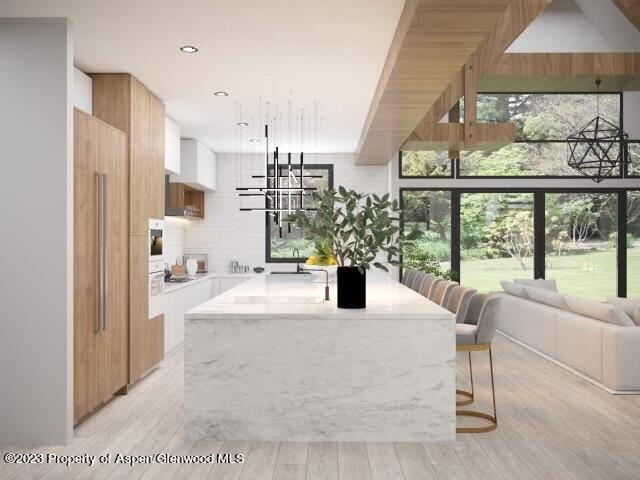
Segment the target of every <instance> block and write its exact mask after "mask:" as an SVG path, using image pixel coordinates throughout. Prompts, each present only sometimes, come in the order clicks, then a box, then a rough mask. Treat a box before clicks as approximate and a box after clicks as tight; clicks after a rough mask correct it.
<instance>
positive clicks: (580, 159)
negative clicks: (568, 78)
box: [567, 79, 629, 183]
mask: <svg viewBox="0 0 640 480" xmlns="http://www.w3.org/2000/svg"><path fill="white" fill-rule="evenodd" d="M596 87H597V90H598V91H597V107H596V108H597V112H596V117H595V118H594V119H593V120H591V121H590V122H589V123H587V124H586V125H585V126H583V127H582V128H580V129H579V130H576V131H575V132H572V133H571V134H569V136H568V137H567V144H568V148H567V150H568V161H567V163H568V164H569V166H570V167H572V168H573V169H575V170H577V171H578V172H580V173H581V174H582V175H584V176H586V177H589V178H591V179H592V180H593V181H594V182H596V183H600V182H601V181H602V180H604V179H605V178H607V177H611V176H615V175H616V173H617V172H619V171H620V169H621V167H622V165H623V164H624V160H625V159H626V158H627V156H626V152H627V143H628V140H629V135H627V134H626V133H625V132H624V131H623V130H622V129H621V128H620V127H619V126H617V125H614V124H613V123H611V122H609V121H608V120H605V119H604V118H602V117H601V116H600V101H599V99H600V95H599V94H600V79H598V80H596Z"/></svg>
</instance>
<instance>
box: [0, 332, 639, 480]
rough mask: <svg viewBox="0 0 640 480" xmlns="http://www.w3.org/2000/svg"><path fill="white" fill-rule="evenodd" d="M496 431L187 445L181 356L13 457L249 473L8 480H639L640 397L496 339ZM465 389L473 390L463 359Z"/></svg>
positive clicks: (10, 469)
mask: <svg viewBox="0 0 640 480" xmlns="http://www.w3.org/2000/svg"><path fill="white" fill-rule="evenodd" d="M487 360H488V359H487V356H486V353H484V352H481V353H478V354H475V357H474V367H475V368H474V376H475V379H476V386H477V393H478V395H479V397H480V399H479V400H478V402H477V403H478V405H477V406H478V407H481V408H485V409H488V408H489V402H488V401H487V400H488V398H489V395H490V390H489V389H488V369H487V364H488V362H487ZM494 360H495V374H496V395H497V400H498V417H499V424H498V429H497V430H496V431H494V432H491V433H485V434H476V435H472V434H465V435H458V439H457V440H456V441H455V442H450V443H428V442H425V443H366V444H364V443H334V442H322V443H308V444H307V443H292V442H282V443H273V442H251V443H250V442H224V443H223V442H217V441H203V442H197V443H193V442H191V443H190V442H185V441H184V438H183V426H182V397H183V377H182V369H183V353H182V351H178V352H176V353H174V354H172V355H171V356H170V357H168V358H167V359H165V360H164V361H163V362H162V364H161V366H160V368H159V369H158V371H156V372H155V373H153V374H152V375H151V376H150V377H149V378H147V379H146V380H144V381H143V382H142V383H141V384H140V385H139V386H137V387H136V388H134V389H132V391H131V392H130V393H129V395H127V396H123V397H119V398H117V399H115V400H114V401H112V402H110V403H109V404H107V405H106V406H105V407H104V408H103V409H102V410H101V411H100V412H99V413H97V414H96V415H94V416H93V417H91V418H90V419H89V420H87V421H85V422H84V423H83V424H81V425H80V426H79V427H78V428H77V429H76V435H75V439H74V441H73V443H72V444H71V445H70V446H68V447H52V448H37V449H30V450H29V449H24V448H16V447H6V448H2V449H0V450H1V451H0V453H1V454H4V453H5V452H7V451H20V452H50V453H58V454H73V455H79V454H84V453H89V454H101V453H112V454H115V453H122V454H132V453H135V454H138V455H139V454H150V453H155V452H165V453H171V454H188V453H191V454H208V453H212V452H214V453H215V452H229V453H243V454H245V455H247V457H246V462H245V463H244V464H216V465H213V466H211V465H188V466H187V465H176V464H173V465H166V464H163V465H160V464H154V465H137V466H136V467H134V468H129V467H127V466H123V465H114V464H108V465H101V466H94V467H87V466H83V465H80V466H71V467H65V466H60V465H31V466H19V467H18V466H14V465H7V464H5V463H4V462H2V461H0V479H3V480H4V479H23V478H26V479H31V478H34V479H35V478H38V479H64V480H71V479H91V480H94V479H109V480H113V479H145V480H156V479H189V480H192V479H209V480H212V479H220V480H221V479H225V480H262V479H269V480H303V479H305V480H321V479H322V480H336V479H344V480H402V479H406V480H418V479H420V480H422V479H438V480H445V479H504V480H511V479H529V480H533V479H536V480H537V479H558V480H560V479H562V480H567V479H573V480H590V479H600V480H618V479H620V480H622V479H634V478H636V479H640V396H614V395H610V394H608V393H606V392H604V391H603V390H601V389H599V388H597V387H595V386H593V385H591V384H590V383H588V382H586V381H584V380H581V379H580V378H578V377H576V376H575V375H573V374H571V373H569V372H567V371H565V370H563V369H562V368H560V367H558V366H556V365H554V364H552V363H550V362H548V361H546V360H544V359H542V358H540V357H538V356H537V355H535V354H533V353H531V352H529V351H527V350H526V349H524V348H522V347H521V346H519V345H516V344H515V343H513V342H511V341H509V340H507V339H505V338H504V337H501V336H498V337H497V338H496V341H495V345H494ZM458 370H459V382H460V383H463V382H466V380H467V364H466V357H465V356H463V355H460V356H459V358H458Z"/></svg>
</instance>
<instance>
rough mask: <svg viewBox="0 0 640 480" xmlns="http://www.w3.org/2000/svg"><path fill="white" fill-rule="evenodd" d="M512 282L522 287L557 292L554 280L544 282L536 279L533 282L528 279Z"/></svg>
mask: <svg viewBox="0 0 640 480" xmlns="http://www.w3.org/2000/svg"><path fill="white" fill-rule="evenodd" d="M514 282H515V283H517V284H518V285H524V286H525V287H534V288H540V289H543V290H549V291H552V292H557V291H558V287H557V285H556V281H555V280H545V279H544V278H536V279H535V280H531V279H529V278H516V279H515V280H514Z"/></svg>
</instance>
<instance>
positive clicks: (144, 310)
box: [129, 235, 164, 383]
mask: <svg viewBox="0 0 640 480" xmlns="http://www.w3.org/2000/svg"><path fill="white" fill-rule="evenodd" d="M129 252H130V277H129V278H130V282H131V286H130V300H129V335H130V338H129V343H130V352H129V377H130V378H129V383H134V382H135V381H136V380H138V379H139V378H140V377H142V376H144V375H145V374H146V373H147V372H148V371H149V370H151V369H152V368H153V367H154V366H156V365H157V364H158V362H160V360H162V359H163V358H164V316H163V315H160V316H158V317H154V318H152V319H149V271H148V270H149V238H148V236H147V235H132V236H131V237H130V243H129Z"/></svg>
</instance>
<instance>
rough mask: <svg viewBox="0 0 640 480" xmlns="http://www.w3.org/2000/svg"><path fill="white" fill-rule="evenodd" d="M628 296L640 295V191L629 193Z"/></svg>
mask: <svg viewBox="0 0 640 480" xmlns="http://www.w3.org/2000/svg"><path fill="white" fill-rule="evenodd" d="M627 297H640V192H638V191H633V192H628V193H627Z"/></svg>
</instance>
